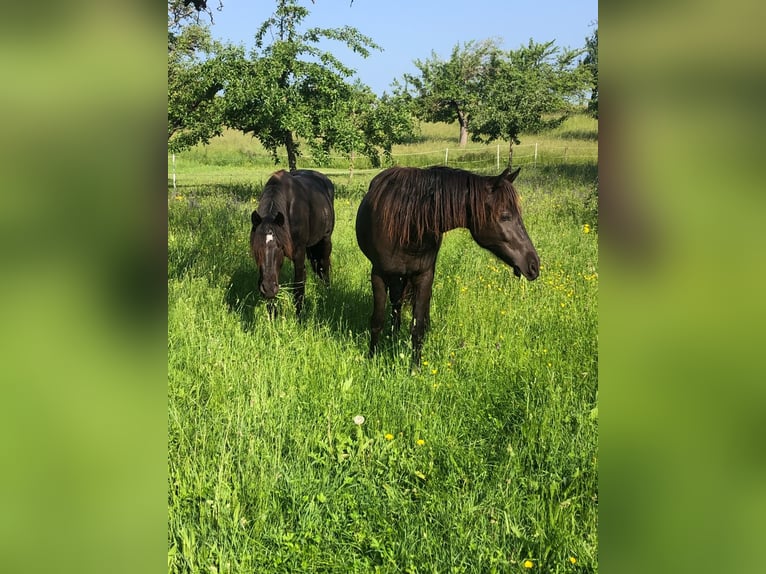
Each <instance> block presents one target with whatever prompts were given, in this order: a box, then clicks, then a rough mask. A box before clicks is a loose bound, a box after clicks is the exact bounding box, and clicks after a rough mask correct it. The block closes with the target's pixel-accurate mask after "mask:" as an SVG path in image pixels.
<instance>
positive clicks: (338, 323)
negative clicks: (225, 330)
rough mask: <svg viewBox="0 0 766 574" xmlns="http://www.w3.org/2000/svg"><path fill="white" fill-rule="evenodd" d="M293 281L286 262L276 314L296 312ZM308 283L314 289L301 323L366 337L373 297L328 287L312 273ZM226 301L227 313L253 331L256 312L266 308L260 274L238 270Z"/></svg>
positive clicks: (335, 284) (308, 295) (340, 286)
mask: <svg viewBox="0 0 766 574" xmlns="http://www.w3.org/2000/svg"><path fill="white" fill-rule="evenodd" d="M292 278H293V268H292V265H291V264H290V262H289V261H286V262H285V265H284V267H283V268H282V273H280V278H279V282H280V286H281V287H280V292H279V294H278V295H277V299H278V300H277V311H276V312H277V313H291V314H292V313H294V312H295V307H294V305H293V297H292V286H291V282H292ZM306 280H307V281H308V282H309V283H313V286H312V288H310V289H309V288H307V290H306V291H307V292H306V298H305V300H304V303H303V311H302V312H301V317H300V321H301V322H302V323H304V324H306V323H308V322H315V323H317V324H320V325H326V326H328V327H329V328H330V330H331V331H333V332H334V333H336V334H338V335H339V336H349V335H351V336H357V335H359V334H360V333H367V330H368V328H369V313H370V312H371V310H372V295H371V293H363V292H361V291H360V290H358V289H353V288H351V287H350V286H349V285H347V284H345V283H343V282H342V281H334V282H333V283H332V284H331V285H330V286H325V285H324V284H323V283H322V282H321V281H320V280H319V279H318V278H317V277H315V276H312V274H311V272H310V271H309V273H308V274H307V277H306ZM224 299H225V303H226V307H227V309H228V311H229V312H230V313H236V314H237V315H239V320H240V323H241V325H242V328H243V330H245V331H249V330H251V329H252V328H253V324H254V322H255V315H256V310H257V308H258V307H260V306H265V305H266V301H265V300H264V299H263V298H262V297H261V296H260V294H259V293H258V271H257V270H254V269H253V268H252V267H249V266H242V267H239V268H238V269H236V270H235V271H234V273H233V274H232V275H231V278H230V280H229V286H228V288H227V289H226V295H225V297H224Z"/></svg>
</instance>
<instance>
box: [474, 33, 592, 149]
mask: <svg viewBox="0 0 766 574" xmlns="http://www.w3.org/2000/svg"><path fill="white" fill-rule="evenodd" d="M578 55H579V52H578V51H572V50H564V51H560V50H559V49H558V48H557V47H555V46H554V45H553V42H552V41H551V42H547V43H544V44H539V43H536V42H534V41H532V40H530V41H529V44H528V45H527V46H522V47H521V48H519V49H518V50H511V51H510V52H508V53H507V54H498V55H495V56H493V58H492V61H491V64H490V66H489V68H488V71H487V74H486V76H485V81H484V83H483V85H482V88H481V93H482V96H483V98H484V100H485V101H486V102H487V104H486V105H485V106H483V107H482V108H481V110H480V112H479V113H478V114H477V115H476V116H475V117H474V123H473V131H472V138H473V139H474V140H475V141H487V140H494V139H503V140H505V141H508V142H510V146H511V147H510V152H509V163H510V161H511V154H512V149H513V148H512V146H513V144H514V143H515V144H518V143H520V140H519V135H520V134H521V133H522V132H525V133H530V134H531V133H539V132H541V131H543V130H547V129H550V128H553V127H556V126H558V125H560V124H561V122H562V121H563V120H564V119H566V118H567V116H568V115H569V114H570V113H571V112H572V111H573V110H574V109H575V104H576V103H577V102H576V100H575V101H574V102H573V101H572V100H571V98H576V97H578V96H581V95H582V92H583V90H584V88H585V81H586V79H587V77H586V74H585V71H584V69H583V68H582V67H581V66H577V65H576V58H577V56H578Z"/></svg>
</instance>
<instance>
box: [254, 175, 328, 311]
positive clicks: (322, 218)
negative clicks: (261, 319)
mask: <svg viewBox="0 0 766 574" xmlns="http://www.w3.org/2000/svg"><path fill="white" fill-rule="evenodd" d="M334 197H335V187H334V186H333V184H332V182H331V181H330V180H329V179H328V178H327V177H326V176H325V175H323V174H321V173H319V172H316V171H311V170H308V169H299V170H295V171H290V172H287V171H285V170H280V171H278V172H276V173H274V174H272V176H271V177H270V178H269V181H267V182H266V186H265V187H264V189H263V193H262V194H261V198H260V200H259V202H258V209H256V210H255V211H253V214H252V216H251V218H250V219H251V221H252V224H253V227H252V229H251V231H250V252H251V253H252V255H253V258H254V259H255V262H256V264H257V265H258V271H259V273H260V276H259V277H258V289H259V290H260V292H261V295H263V297H264V298H265V299H267V300H268V301H269V303H271V304H272V305H273V299H274V297H276V295H277V292H278V291H279V272H280V270H281V269H282V263H283V262H284V258H285V257H287V258H289V259H291V260H292V262H293V267H294V271H295V275H294V279H293V282H294V291H293V296H294V300H295V312H296V314H297V315H300V313H301V309H302V308H303V295H304V292H305V288H306V256H307V255H308V258H309V261H310V262H311V268H312V269H313V270H314V272H315V273H316V274H317V276H318V277H319V278H320V279H322V280H323V281H324V282H325V283H327V284H329V282H330V253H331V251H332V241H331V235H332V231H333V228H334V227H335V210H334V208H333V201H334ZM270 310H273V306H270Z"/></svg>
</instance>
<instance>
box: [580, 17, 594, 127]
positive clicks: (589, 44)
mask: <svg viewBox="0 0 766 574" xmlns="http://www.w3.org/2000/svg"><path fill="white" fill-rule="evenodd" d="M585 50H586V54H585V58H584V59H583V66H584V67H585V69H587V70H588V72H589V73H590V75H591V96H590V99H589V100H588V112H589V113H590V114H591V115H592V116H593V117H594V118H598V28H596V29H595V30H593V34H592V35H591V36H590V37H589V38H586V39H585Z"/></svg>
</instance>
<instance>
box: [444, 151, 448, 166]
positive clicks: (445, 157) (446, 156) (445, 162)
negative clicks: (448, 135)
mask: <svg viewBox="0 0 766 574" xmlns="http://www.w3.org/2000/svg"><path fill="white" fill-rule="evenodd" d="M448 158H449V148H447V149H445V150H444V165H447V159H448Z"/></svg>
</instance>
